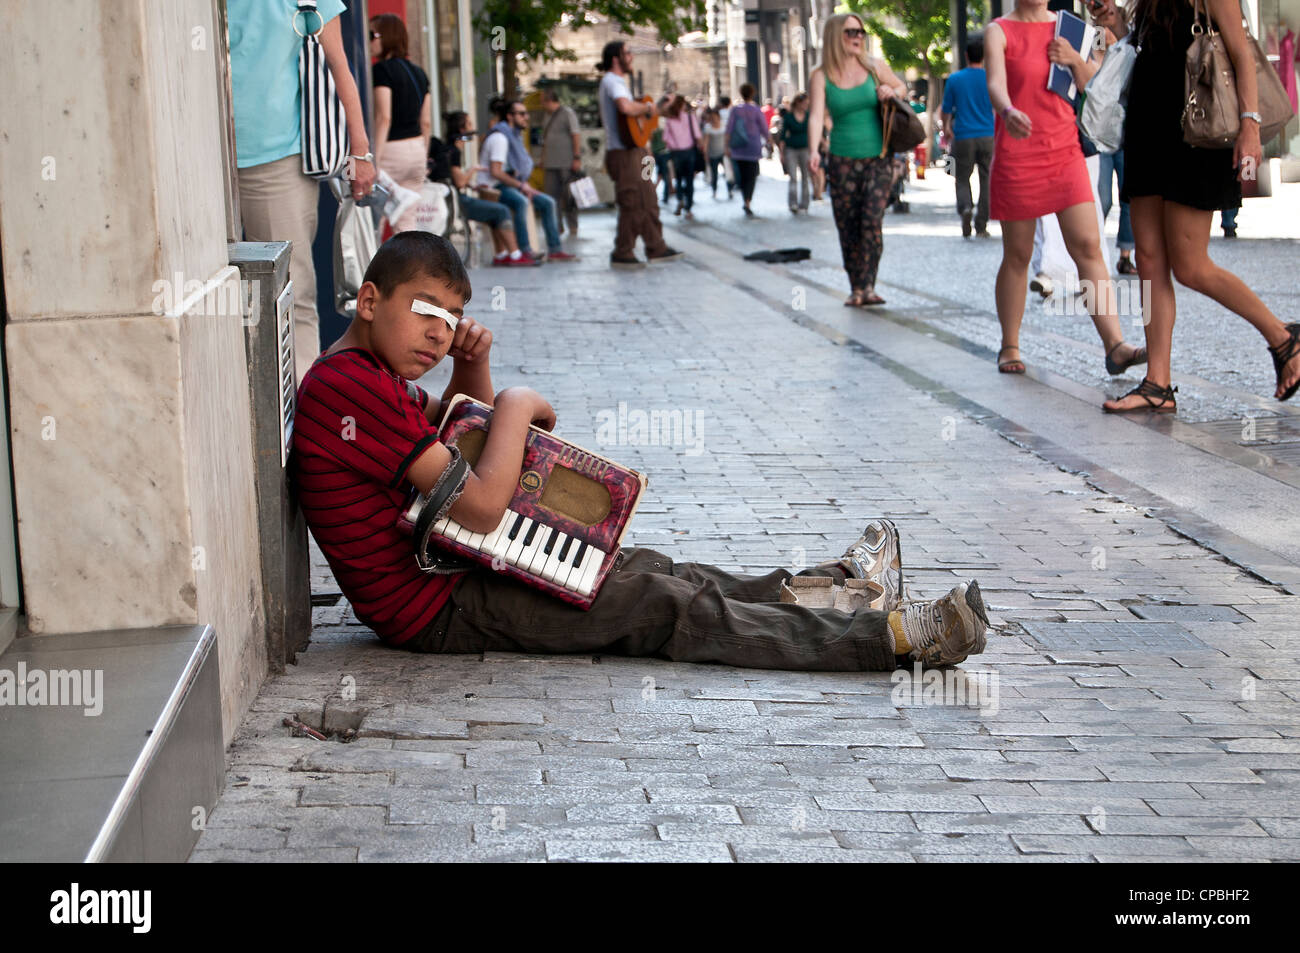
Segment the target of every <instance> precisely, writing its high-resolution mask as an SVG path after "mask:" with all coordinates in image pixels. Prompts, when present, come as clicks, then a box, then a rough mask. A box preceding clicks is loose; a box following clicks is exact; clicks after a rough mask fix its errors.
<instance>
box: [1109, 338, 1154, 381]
mask: <svg viewBox="0 0 1300 953" xmlns="http://www.w3.org/2000/svg"><path fill="white" fill-rule="evenodd" d="M1123 346H1124V342H1123V341H1120V342H1119V343H1118V344H1116V345H1115V346H1114V347H1113V348H1111V349H1110V350H1109V351H1107V352H1106V373H1107V374H1110V375H1111V376H1112V377H1118V376H1119V375H1120V374H1123V373H1124V372H1125V371H1126V370H1128V369H1129V368H1130V367H1132V366H1133V365H1134V364H1145V363H1146V362H1147V349H1146V348H1144V347H1140V348H1137V349H1136V350H1135V351H1134V352H1133V356H1132V357H1130V358H1129V359H1128V360H1127V361H1112V360H1111V359H1110V356H1111V355H1112V354H1114V353H1115V352H1116V351H1118V350H1119V349H1120V348H1122V347H1123Z"/></svg>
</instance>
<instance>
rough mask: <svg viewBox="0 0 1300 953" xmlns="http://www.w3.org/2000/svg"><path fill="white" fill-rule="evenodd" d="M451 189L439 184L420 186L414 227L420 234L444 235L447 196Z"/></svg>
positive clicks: (430, 183) (445, 229)
mask: <svg viewBox="0 0 1300 953" xmlns="http://www.w3.org/2000/svg"><path fill="white" fill-rule="evenodd" d="M450 192H451V189H450V188H448V187H447V186H446V185H443V184H442V183H441V182H425V183H424V185H422V186H420V203H419V204H418V205H417V206H415V227H416V228H417V229H418V230H419V231H422V232H432V233H433V234H434V235H445V234H446V232H447V224H448V206H447V196H448V194H449V193H450Z"/></svg>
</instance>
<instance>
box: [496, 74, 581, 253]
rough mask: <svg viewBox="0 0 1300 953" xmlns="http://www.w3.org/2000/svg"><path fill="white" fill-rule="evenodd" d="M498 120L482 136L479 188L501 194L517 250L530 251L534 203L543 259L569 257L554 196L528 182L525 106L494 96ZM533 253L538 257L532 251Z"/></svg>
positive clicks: (530, 166)
mask: <svg viewBox="0 0 1300 953" xmlns="http://www.w3.org/2000/svg"><path fill="white" fill-rule="evenodd" d="M492 109H493V112H494V113H495V114H496V117H497V123H496V125H494V126H493V127H492V131H491V132H490V133H488V137H487V138H486V139H484V140H483V168H485V169H486V170H487V171H485V172H480V173H479V181H478V185H479V188H490V189H496V190H497V191H498V192H499V193H500V194H501V204H502V205H504V206H505V207H506V208H508V209H510V214H511V215H512V216H513V217H514V220H515V240H516V241H518V242H519V249H520V251H525V252H528V253H529V254H530V255H531V254H533V250H532V246H531V245H530V243H529V240H528V219H527V214H528V206H529V203H531V204H532V206H533V211H534V212H536V213H537V217H538V219H540V220H541V226H542V231H543V233H544V234H545V235H546V247H547V253H546V258H545V260H546V261H572V260H573V259H574V257H575V256H574V255H570V254H569V253H568V252H566V251H565V250H564V247H563V246H562V245H561V243H560V230H559V227H558V226H557V225H556V222H555V200H554V199H552V198H551V197H550V196H549V195H547V194H546V193H544V192H539V191H537V190H536V189H535V188H533V187H532V186H531V185H529V184H528V177H529V176H530V175H532V173H533V158H532V156H530V155H529V154H528V149H527V147H526V146H525V145H524V140H523V138H522V137H521V136H520V134H519V133H520V130H522V129H525V128H527V126H528V110H527V109H525V108H524V104H523V103H521V102H520V101H519V100H517V99H511V100H504V99H502V100H497V101H496V102H494V103H493V105H492ZM533 257H538V256H536V255H534V256H533Z"/></svg>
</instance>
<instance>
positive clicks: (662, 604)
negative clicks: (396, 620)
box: [403, 549, 896, 672]
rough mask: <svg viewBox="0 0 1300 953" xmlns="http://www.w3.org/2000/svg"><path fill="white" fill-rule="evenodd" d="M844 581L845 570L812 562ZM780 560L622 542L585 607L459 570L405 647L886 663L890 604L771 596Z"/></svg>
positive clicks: (879, 668) (886, 667)
mask: <svg viewBox="0 0 1300 953" xmlns="http://www.w3.org/2000/svg"><path fill="white" fill-rule="evenodd" d="M809 574H815V575H830V576H832V578H835V579H836V580H837V581H840V582H842V581H843V575H844V574H843V571H842V570H838V569H836V570H832V571H830V572H827V571H824V570H811V571H810V573H809ZM789 578H790V574H789V573H788V572H786V571H785V570H783V569H777V570H774V571H772V572H770V573H768V574H767V575H765V576H735V575H732V574H731V573H728V572H725V571H723V570H721V569H718V568H716V567H714V566H706V565H702V564H699V563H674V562H673V561H672V560H671V559H669V558H668V557H667V556H665V555H663V554H662V553H657V552H654V551H653V550H649V549H628V550H625V551H624V559H623V563H622V565H621V566H620V567H619V568H618V569H617V570H615V571H614V572H612V573H610V575H609V577H608V578H607V579H606V580H605V585H604V587H603V588H602V589H601V591H600V595H599V596H597V597H596V601H595V602H594V603H593V604H592V607H591V608H590V609H589V610H587V611H585V612H584V611H583V610H581V609H578V608H575V607H574V606H571V605H569V604H568V603H565V602H561V601H560V600H559V599H556V598H555V597H554V596H549V595H546V594H544V593H541V592H539V591H537V590H536V589H530V588H528V587H527V586H524V585H521V584H520V583H517V582H515V581H513V580H511V579H509V578H507V577H506V576H504V575H502V574H501V573H496V572H493V571H491V570H490V569H475V570H472V571H470V572H467V573H465V574H464V575H463V576H461V577H460V578H459V579H458V580H457V581H456V584H455V588H454V589H452V593H451V598H450V599H448V600H447V605H446V606H445V607H444V608H443V610H442V611H441V612H439V613H438V615H437V617H436V618H435V619H434V621H433V623H432V624H431V625H430V626H429V627H428V628H427V629H426V630H425V631H424V632H421V633H420V634H418V635H416V636H415V637H414V638H413V639H412V640H411V641H410V642H409V643H407V644H406V645H404V646H403V648H409V649H411V650H413V651H417V652H444V653H456V654H472V653H477V652H534V653H553V654H561V653H577V654H596V653H600V654H607V655H630V656H640V657H656V658H665V659H669V660H671V661H675V662H720V663H723V664H725V665H737V666H741V667H744V668H767V669H785V670H804V671H875V672H888V671H893V669H894V668H895V665H896V662H895V658H894V636H893V634H892V632H891V631H890V629H889V621H888V619H889V616H888V614H887V613H885V612H878V611H875V610H871V609H862V610H859V611H857V612H853V613H850V612H841V611H839V610H838V609H810V608H806V607H804V606H798V605H794V604H791V603H785V602H780V601H778V599H779V593H780V586H781V583H782V582H784V581H785V580H787V579H789Z"/></svg>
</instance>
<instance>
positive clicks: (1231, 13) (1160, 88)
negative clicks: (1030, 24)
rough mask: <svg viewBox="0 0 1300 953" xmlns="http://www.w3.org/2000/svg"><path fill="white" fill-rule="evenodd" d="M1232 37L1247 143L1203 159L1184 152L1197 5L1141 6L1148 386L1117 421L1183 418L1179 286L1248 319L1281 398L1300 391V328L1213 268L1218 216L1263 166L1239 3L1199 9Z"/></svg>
mask: <svg viewBox="0 0 1300 953" xmlns="http://www.w3.org/2000/svg"><path fill="white" fill-rule="evenodd" d="M1195 3H1196V6H1197V7H1198V8H1199V9H1200V10H1201V11H1202V18H1203V17H1204V10H1205V9H1206V7H1207V6H1208V9H1209V13H1210V16H1211V17H1212V18H1213V20H1214V23H1215V24H1216V25H1217V27H1218V29H1219V30H1220V32H1221V33H1222V36H1223V42H1224V45H1225V47H1226V48H1227V51H1228V55H1229V56H1230V57H1231V59H1232V64H1233V67H1234V69H1235V71H1236V76H1237V97H1238V101H1239V105H1240V110H1241V115H1242V120H1241V134H1240V135H1239V136H1238V137H1237V141H1236V144H1235V145H1234V146H1233V147H1232V148H1229V149H1196V148H1193V147H1191V146H1189V145H1187V144H1186V143H1184V142H1183V130H1182V111H1183V104H1184V90H1183V77H1184V63H1185V62H1186V55H1187V48H1188V47H1189V46H1190V45H1191V41H1192V24H1193V19H1194V14H1193V0H1137V2H1136V4H1135V7H1134V11H1133V15H1134V20H1133V31H1134V35H1135V36H1136V37H1137V38H1138V39H1137V41H1138V43H1139V44H1140V52H1139V53H1138V57H1137V63H1136V65H1135V66H1134V69H1133V80H1132V85H1131V87H1130V90H1129V100H1128V115H1127V118H1126V121H1125V125H1124V155H1125V162H1126V166H1127V167H1126V169H1125V173H1124V188H1123V190H1122V193H1121V198H1123V199H1124V200H1125V201H1128V202H1129V203H1130V208H1131V212H1132V220H1133V234H1134V237H1135V238H1136V240H1137V264H1138V273H1139V275H1140V276H1141V278H1142V281H1143V287H1144V289H1146V290H1147V292H1148V293H1149V299H1150V300H1148V301H1145V302H1144V310H1145V318H1146V320H1147V327H1146V338H1147V354H1148V365H1147V376H1146V377H1145V378H1144V379H1143V381H1142V383H1141V384H1140V385H1139V386H1138V387H1136V388H1135V389H1133V390H1131V391H1129V393H1127V394H1125V395H1124V396H1123V397H1120V398H1117V399H1115V400H1108V401H1106V402H1105V403H1104V404H1103V405H1102V407H1103V409H1104V410H1105V411H1107V412H1108V413H1126V412H1129V411H1149V410H1150V411H1156V412H1157V413H1173V412H1174V411H1175V410H1176V409H1177V408H1176V404H1175V401H1174V391H1175V388H1172V387H1171V386H1170V367H1169V352H1170V347H1171V342H1172V339H1173V330H1174V316H1175V299H1174V284H1173V281H1172V280H1171V276H1172V278H1176V279H1177V280H1178V282H1179V284H1182V285H1184V286H1186V287H1188V288H1191V289H1192V290H1194V291H1199V292H1201V293H1202V294H1204V295H1208V296H1209V297H1211V298H1213V299H1214V300H1215V301H1217V302H1219V303H1220V304H1221V305H1223V306H1224V307H1225V308H1228V309H1229V310H1231V311H1235V312H1236V313H1237V314H1239V315H1241V316H1242V317H1243V318H1245V319H1246V320H1247V321H1249V322H1250V323H1251V324H1252V325H1254V327H1255V329H1256V330H1257V331H1259V332H1260V334H1262V335H1263V336H1264V339H1265V340H1266V341H1267V342H1268V345H1269V351H1270V354H1271V355H1272V357H1273V363H1274V366H1275V368H1276V370H1277V390H1276V391H1275V393H1274V396H1275V397H1276V398H1277V399H1279V400H1289V399H1290V398H1291V397H1292V395H1294V394H1295V392H1296V390H1297V388H1298V387H1300V323H1296V324H1286V325H1284V324H1283V323H1282V322H1281V321H1279V320H1278V319H1277V317H1276V316H1275V315H1274V314H1273V312H1271V311H1270V310H1269V309H1268V308H1267V307H1266V306H1265V304H1264V302H1262V301H1260V300H1259V298H1258V296H1256V295H1255V293H1254V292H1253V291H1251V290H1250V288H1248V287H1247V286H1246V284H1245V282H1243V281H1242V280H1241V279H1240V278H1238V277H1237V276H1236V275H1234V274H1232V273H1231V272H1229V271H1225V270H1224V269H1222V268H1220V267H1219V266H1218V265H1216V264H1215V263H1214V262H1213V261H1211V260H1210V256H1209V242H1210V224H1211V219H1212V218H1213V217H1214V212H1215V210H1216V209H1235V208H1238V207H1240V205H1241V179H1242V177H1243V176H1244V177H1249V176H1251V175H1254V174H1255V170H1256V169H1258V168H1259V163H1260V161H1261V159H1262V149H1261V146H1260V141H1259V116H1258V112H1257V110H1258V105H1257V104H1258V102H1259V99H1258V97H1257V94H1256V84H1255V58H1254V51H1253V50H1252V49H1251V45H1250V44H1251V42H1252V41H1251V39H1250V37H1249V36H1248V35H1247V33H1246V30H1245V27H1244V26H1243V24H1242V18H1241V6H1240V3H1239V0H1195Z"/></svg>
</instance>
